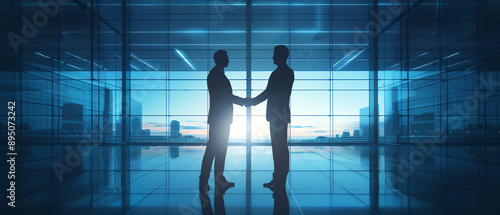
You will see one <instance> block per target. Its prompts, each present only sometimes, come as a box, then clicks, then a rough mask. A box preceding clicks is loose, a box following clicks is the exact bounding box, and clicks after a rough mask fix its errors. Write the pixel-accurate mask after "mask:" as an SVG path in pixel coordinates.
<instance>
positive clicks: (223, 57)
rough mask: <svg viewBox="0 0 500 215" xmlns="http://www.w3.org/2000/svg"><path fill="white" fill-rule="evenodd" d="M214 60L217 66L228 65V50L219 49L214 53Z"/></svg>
mask: <svg viewBox="0 0 500 215" xmlns="http://www.w3.org/2000/svg"><path fill="white" fill-rule="evenodd" d="M214 61H215V65H216V66H222V67H227V66H228V64H229V57H228V56H227V51H224V50H219V51H216V52H215V54H214Z"/></svg>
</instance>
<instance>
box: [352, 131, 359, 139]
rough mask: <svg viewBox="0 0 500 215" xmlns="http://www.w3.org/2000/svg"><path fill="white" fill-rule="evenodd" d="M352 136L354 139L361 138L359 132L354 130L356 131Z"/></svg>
mask: <svg viewBox="0 0 500 215" xmlns="http://www.w3.org/2000/svg"><path fill="white" fill-rule="evenodd" d="M352 136H353V137H360V134H359V130H354V131H353V132H352Z"/></svg>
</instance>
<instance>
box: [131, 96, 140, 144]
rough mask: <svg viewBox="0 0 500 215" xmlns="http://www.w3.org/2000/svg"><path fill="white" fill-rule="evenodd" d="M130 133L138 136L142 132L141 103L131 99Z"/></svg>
mask: <svg viewBox="0 0 500 215" xmlns="http://www.w3.org/2000/svg"><path fill="white" fill-rule="evenodd" d="M130 112H131V115H132V117H131V120H130V121H131V124H130V125H131V127H132V128H131V129H132V131H131V134H132V135H136V136H139V135H141V134H142V103H140V102H138V101H136V100H134V99H132V102H131V107H130Z"/></svg>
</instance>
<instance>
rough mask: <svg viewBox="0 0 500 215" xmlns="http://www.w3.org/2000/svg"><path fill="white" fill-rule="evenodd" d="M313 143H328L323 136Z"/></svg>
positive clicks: (326, 138)
mask: <svg viewBox="0 0 500 215" xmlns="http://www.w3.org/2000/svg"><path fill="white" fill-rule="evenodd" d="M314 142H316V143H327V142H328V137H325V136H319V137H316V139H314Z"/></svg>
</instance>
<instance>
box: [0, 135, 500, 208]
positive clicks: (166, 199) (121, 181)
mask: <svg viewBox="0 0 500 215" xmlns="http://www.w3.org/2000/svg"><path fill="white" fill-rule="evenodd" d="M204 149H205V147H204V146H180V147H178V146H175V147H174V146H119V145H118V146H92V147H77V146H75V145H73V146H71V147H67V146H57V147H54V146H52V147H50V146H23V151H22V152H23V154H22V157H21V159H22V160H21V161H20V163H22V165H19V166H18V171H19V172H20V179H19V182H20V185H19V187H18V189H19V191H18V192H17V193H16V198H17V208H16V212H17V213H20V212H23V213H25V212H38V213H40V212H43V213H49V211H48V210H52V211H53V212H50V214H148V215H152V214H202V210H201V203H200V196H199V193H198V189H197V186H198V176H199V173H200V171H199V170H200V166H201V158H202V156H203V152H204ZM290 149H291V159H290V163H291V164H290V165H291V171H290V174H289V175H288V181H287V186H286V194H284V195H279V194H275V195H273V192H272V191H271V190H269V189H267V188H263V187H262V183H265V182H268V181H269V180H270V179H271V176H272V168H273V165H272V154H271V147H270V146H252V147H246V146H230V147H229V149H228V153H227V160H226V173H225V175H226V178H227V179H228V180H229V181H233V182H235V183H236V187H234V188H230V189H229V190H227V192H226V193H225V195H224V196H223V199H217V200H215V199H214V194H215V193H214V189H211V190H210V191H209V192H208V194H209V197H210V205H211V208H212V209H215V210H218V211H216V212H218V213H220V212H224V211H225V212H226V213H227V214H272V213H273V210H274V212H277V213H276V214H284V213H286V211H289V214H350V215H356V214H426V215H431V214H492V213H496V212H498V211H499V209H500V206H499V204H498V202H500V196H499V195H498V193H499V192H500V184H499V179H500V148H499V147H487V148H486V147H465V146H448V147H438V146H421V147H409V146H379V147H369V146H291V147H290ZM247 158H248V159H247ZM4 168H5V169H6V167H5V166H2V171H3V170H4ZM122 170H124V171H122ZM2 183H4V181H2ZM209 184H210V186H211V187H214V181H213V175H212V176H211V179H210V182H209ZM3 185H4V184H2V187H3ZM2 207H3V206H2ZM9 211H12V210H9ZM205 212H206V211H205ZM2 214H3V213H2Z"/></svg>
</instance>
